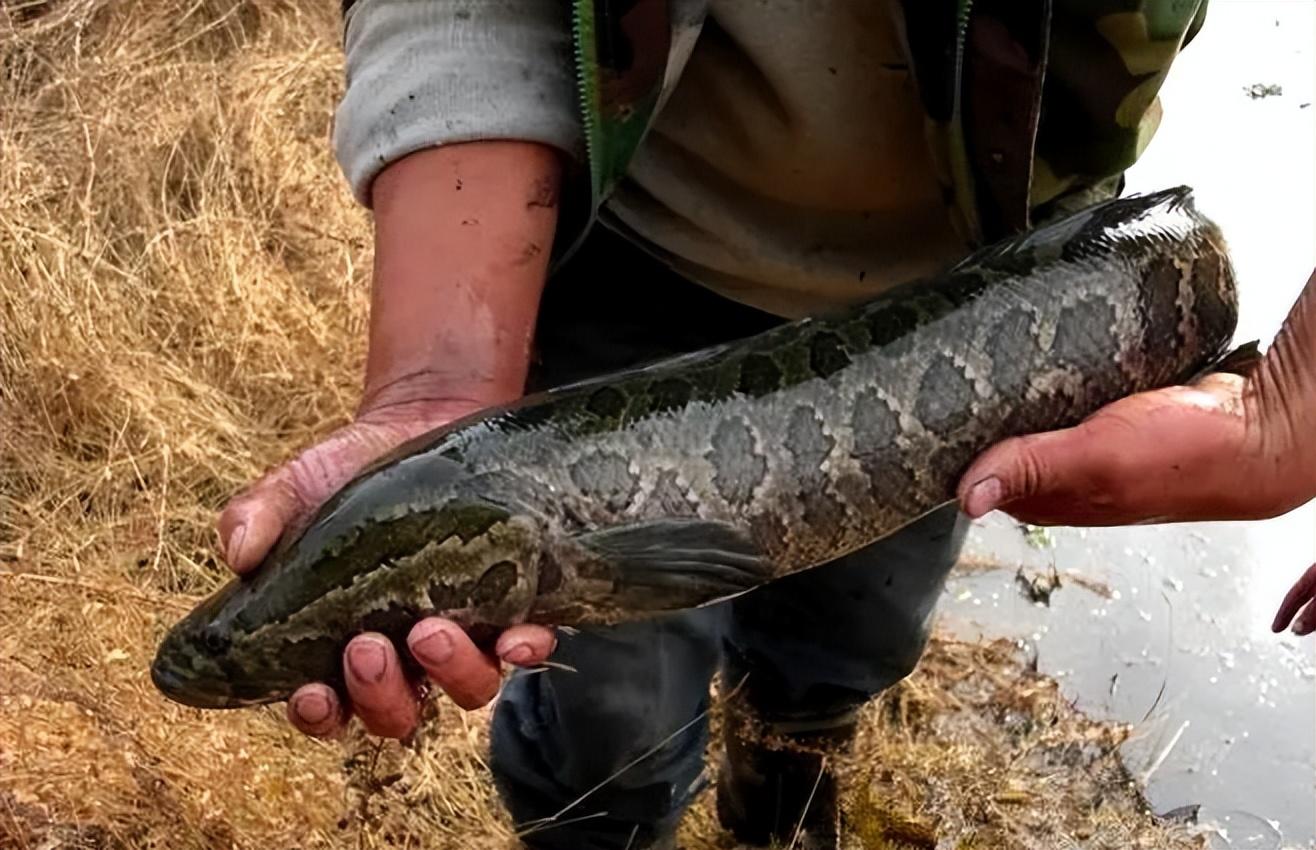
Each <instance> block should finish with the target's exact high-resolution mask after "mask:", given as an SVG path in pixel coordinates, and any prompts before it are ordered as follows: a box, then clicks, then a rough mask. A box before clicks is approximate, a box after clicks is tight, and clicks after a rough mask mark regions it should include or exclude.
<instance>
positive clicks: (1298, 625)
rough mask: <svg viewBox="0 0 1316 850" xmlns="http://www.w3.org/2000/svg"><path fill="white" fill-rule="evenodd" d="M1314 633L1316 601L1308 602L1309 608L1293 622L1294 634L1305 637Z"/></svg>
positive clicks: (1315, 630) (1304, 609) (1315, 626)
mask: <svg viewBox="0 0 1316 850" xmlns="http://www.w3.org/2000/svg"><path fill="white" fill-rule="evenodd" d="M1312 632H1316V601H1313V602H1308V603H1307V607H1306V608H1303V609H1302V613H1301V614H1299V615H1298V618H1297V619H1296V620H1294V621H1293V633H1294V634H1295V635H1297V636H1298V637H1305V636H1306V635H1309V634H1311V633H1312Z"/></svg>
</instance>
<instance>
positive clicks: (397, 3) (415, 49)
mask: <svg viewBox="0 0 1316 850" xmlns="http://www.w3.org/2000/svg"><path fill="white" fill-rule="evenodd" d="M566 5H567V4H565V3H562V4H559V3H546V2H543V0H497V2H494V0H485V2H484V3H480V4H469V3H463V2H461V0H448V2H440V3H434V2H431V3H417V2H414V0H413V2H409V3H408V2H404V1H403V0H363V2H359V3H358V4H357V7H356V9H355V10H354V12H353V17H352V18H351V19H349V30H348V69H349V87H348V92H347V95H346V97H345V99H344V103H343V105H342V106H341V107H340V111H339V122H340V125H342V124H343V123H344V122H346V123H347V125H348V126H346V127H342V126H340V127H339V128H338V130H337V131H336V132H337V135H336V142H337V144H338V152H339V157H340V161H342V162H343V163H344V168H345V170H346V171H347V173H348V176H349V178H350V179H352V181H353V185H354V187H355V188H356V189H357V190H358V195H359V196H360V197H363V198H365V197H367V195H368V193H367V192H366V187H367V186H368V180H369V177H370V176H371V175H372V174H373V173H374V171H375V170H377V168H378V167H379V164H380V163H382V162H384V161H387V160H388V159H389V158H391V157H395V156H400V155H402V154H404V153H406V152H409V150H407V148H408V147H409V148H410V149H412V150H414V149H415V147H417V146H423V145H427V144H441V143H443V142H444V141H448V140H458V139H469V138H479V137H482V136H484V137H502V138H507V137H508V136H509V135H515V136H517V137H520V138H530V139H539V140H543V141H547V142H549V143H551V144H557V145H560V146H562V147H564V148H568V149H571V150H573V151H574V150H578V145H579V137H578V135H577V134H578V127H576V126H575V124H574V123H573V122H574V121H575V119H574V103H575V101H574V92H573V90H572V86H571V80H570V77H569V76H567V75H566V74H564V73H563V69H570V67H571V65H570V29H569V23H568V21H567V19H566V17H565V15H563V14H562V13H561V10H562V9H563V8H564V7H566ZM421 7H424V8H423V9H422V8H421ZM459 9H464V10H465V14H464V16H462V15H458V14H457V12H458V10H459ZM445 10H446V14H441V12H444V11H445ZM477 10H478V11H477ZM500 16H501V17H500ZM417 41H419V42H420V46H416V45H415V44H414V43H415V42H417ZM390 51H391V52H390ZM904 63H905V59H904V56H903V54H902V51H901V49H900V47H899V42H898V39H897V34H896V29H895V27H894V25H893V21H892V19H891V17H890V13H889V11H888V9H887V4H885V3H880V2H870V0H713V2H712V3H711V5H710V12H709V16H708V18H707V19H706V20H705V21H704V24H703V29H702V31H701V32H700V34H699V37H698V40H697V41H696V42H695V43H694V46H693V49H692V51H691V52H690V54H689V59H688V61H687V63H686V64H685V66H684V69H683V71H682V74H681V77H680V80H679V83H678V84H677V86H676V87H675V89H674V90H673V92H672V94H671V96H670V98H669V100H668V101H667V103H666V104H665V106H664V107H663V110H662V112H661V113H660V114H659V116H658V119H657V121H656V124H655V125H654V127H653V129H652V131H651V132H650V135H649V136H648V137H647V138H646V140H645V141H644V143H643V144H642V146H641V148H640V150H639V151H638V152H637V154H636V156H635V158H634V160H633V162H632V165H631V168H630V172H629V174H628V178H627V179H626V180H625V181H623V182H622V183H621V185H620V186H619V187H618V189H617V190H616V192H615V194H614V195H613V197H612V198H611V200H610V201H609V203H608V204H607V205H606V207H605V209H604V210H603V211H602V212H601V216H602V219H603V221H604V223H605V224H607V225H609V226H614V227H617V228H618V229H621V230H622V231H623V232H626V233H627V235H629V236H631V237H632V238H633V239H635V240H636V241H637V242H638V243H639V244H641V245H643V246H644V247H646V248H648V249H649V250H651V251H653V252H654V253H656V254H658V255H659V256H661V257H663V258H664V259H666V260H667V261H668V262H670V263H672V264H673V265H674V266H675V267H676V268H677V270H678V271H680V272H682V273H683V274H685V275H687V276H688V277H691V278H692V279H694V280H696V281H698V282H700V283H702V284H704V285H706V286H708V287H710V288H712V289H714V290H716V291H718V292H720V293H723V294H724V295H726V296H728V297H730V298H734V299H736V300H739V301H742V302H744V303H747V304H750V305H753V306H756V307H759V308H761V309H764V310H767V311H769V312H773V313H776V314H778V315H782V316H787V317H792V318H793V317H798V316H801V315H804V314H807V313H814V312H817V311H819V310H823V309H827V308H829V307H831V306H833V305H837V304H842V303H848V302H853V301H855V300H860V299H863V298H866V297H870V296H871V295H873V294H875V293H877V292H879V291H881V290H882V289H884V288H886V287H888V286H890V285H892V284H896V283H900V282H903V281H905V280H909V279H912V278H914V277H917V276H919V275H922V274H927V273H930V272H932V271H934V270H936V269H939V268H941V267H944V266H945V265H947V264H949V263H950V262H953V261H954V260H955V259H957V258H958V257H960V256H961V255H962V254H963V252H964V250H965V247H964V245H963V244H962V242H961V240H960V239H959V237H958V236H957V235H956V233H955V231H954V230H953V228H952V226H951V224H950V218H949V216H948V214H947V212H946V208H945V206H944V204H943V203H942V201H941V190H940V186H939V184H938V182H937V180H936V175H935V172H934V170H933V164H932V162H931V161H930V157H929V154H928V151H927V148H926V145H925V144H924V123H923V122H924V117H923V114H922V111H921V109H920V105H919V102H918V98H917V93H916V91H915V89H914V84H913V81H912V79H911V77H910V75H909V72H908V70H907V69H906V67H905V64H904ZM463 84H465V86H466V88H461V86H463ZM426 93H428V95H429V96H428V98H426V97H425V95H426ZM407 95H417V97H411V98H408V97H407ZM418 99H419V100H420V101H421V103H428V104H429V107H428V108H419V109H418V108H416V107H415V106H414V104H415V103H416V102H417V100H418ZM385 109H392V113H391V114H389V115H385V114H384V110H385Z"/></svg>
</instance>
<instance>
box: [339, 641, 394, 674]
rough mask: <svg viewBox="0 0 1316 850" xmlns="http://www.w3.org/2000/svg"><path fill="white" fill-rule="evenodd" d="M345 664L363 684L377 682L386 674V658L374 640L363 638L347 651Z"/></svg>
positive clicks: (381, 646) (381, 647)
mask: <svg viewBox="0 0 1316 850" xmlns="http://www.w3.org/2000/svg"><path fill="white" fill-rule="evenodd" d="M347 663H348V665H349V666H351V668H352V673H353V675H355V676H356V677H357V678H358V679H360V680H362V681H364V682H378V681H380V680H381V679H383V678H384V674H385V673H387V672H388V656H387V654H386V653H385V651H384V646H383V644H381V643H380V642H379V641H378V640H377V639H376V638H364V639H361V640H358V641H356V642H355V643H353V644H352V646H351V648H350V649H348V650H347Z"/></svg>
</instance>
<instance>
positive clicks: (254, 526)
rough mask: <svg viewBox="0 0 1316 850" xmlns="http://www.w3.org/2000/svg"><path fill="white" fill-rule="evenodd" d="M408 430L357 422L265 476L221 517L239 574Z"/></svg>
mask: <svg viewBox="0 0 1316 850" xmlns="http://www.w3.org/2000/svg"><path fill="white" fill-rule="evenodd" d="M411 430H414V429H411ZM409 433H410V430H409V429H408V428H405V427H401V426H394V425H374V424H369V423H363V422H358V423H353V424H352V425H348V426H346V427H343V428H340V429H338V430H337V431H335V432H334V433H332V434H330V435H329V436H328V437H327V438H326V439H325V440H323V441H322V442H320V443H319V444H317V445H315V446H313V447H311V448H309V449H307V450H306V451H304V452H302V453H301V454H299V455H298V456H297V457H295V458H293V459H292V460H291V461H289V462H288V463H286V464H284V465H283V466H281V467H279V468H278V469H276V470H275V471H273V472H271V473H270V474H268V475H266V476H265V477H264V478H261V479H260V480H259V481H257V482H256V483H255V484H253V485H252V486H251V487H250V488H248V489H247V491H246V492H244V493H242V494H241V495H240V496H238V497H237V498H235V499H234V500H233V501H232V502H230V503H229V505H228V506H227V507H226V508H225V509H224V512H223V513H222V514H221V515H220V518H219V533H220V539H221V540H222V541H223V548H224V559H225V561H227V562H228V565H229V567H231V568H232V569H233V570H234V571H235V572H237V573H239V574H241V573H245V572H248V571H250V570H251V569H253V568H254V567H255V566H256V565H257V564H259V563H260V561H261V559H262V558H264V557H265V556H266V555H267V554H269V551H270V549H271V548H272V547H273V546H274V544H275V543H276V542H277V541H278V539H279V536H280V535H282V534H283V532H284V531H285V529H287V528H288V527H290V526H293V525H295V524H296V523H297V522H299V521H300V520H302V519H305V518H306V517H307V516H308V515H309V514H310V513H311V512H312V511H314V510H316V509H317V508H318V507H320V505H322V504H323V503H324V502H325V501H326V500H327V499H328V498H329V497H330V496H332V495H333V494H334V493H335V492H336V491H337V490H338V489H339V488H340V487H342V486H343V485H344V484H346V483H347V482H348V481H349V480H350V479H351V478H352V476H354V475H356V473H357V472H358V471H359V470H360V469H361V468H362V467H364V466H365V465H366V464H367V463H370V462H371V461H372V460H374V459H375V458H377V457H378V456H379V455H380V454H382V453H383V452H385V451H387V450H388V449H389V448H390V447H391V446H393V445H394V444H395V443H396V442H397V441H398V440H400V439H403V438H405V437H406V436H407V435H408V434H409Z"/></svg>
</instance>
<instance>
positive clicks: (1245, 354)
mask: <svg viewBox="0 0 1316 850" xmlns="http://www.w3.org/2000/svg"><path fill="white" fill-rule="evenodd" d="M1259 345H1260V340H1256V339H1254V340H1252V341H1251V342H1245V343H1243V344H1242V345H1240V346H1239V347H1238V348H1235V349H1234V350H1233V351H1231V352H1229V353H1228V354H1225V355H1224V356H1223V357H1221V358H1220V359H1219V360H1216V361H1215V362H1214V363H1212V364H1211V365H1210V366H1207V367H1206V368H1205V369H1203V370H1202V371H1200V372H1198V373H1197V374H1196V375H1194V376H1193V377H1192V379H1191V380H1189V381H1185V383H1188V384H1192V383H1195V382H1197V381H1200V380H1201V379H1202V378H1205V377H1206V376H1207V375H1211V374H1215V373H1225V374H1230V375H1241V376H1243V377H1244V378H1246V377H1248V376H1249V375H1251V374H1252V370H1253V369H1256V368H1257V366H1259V365H1260V364H1261V358H1262V354H1261V348H1260V347H1259Z"/></svg>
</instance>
